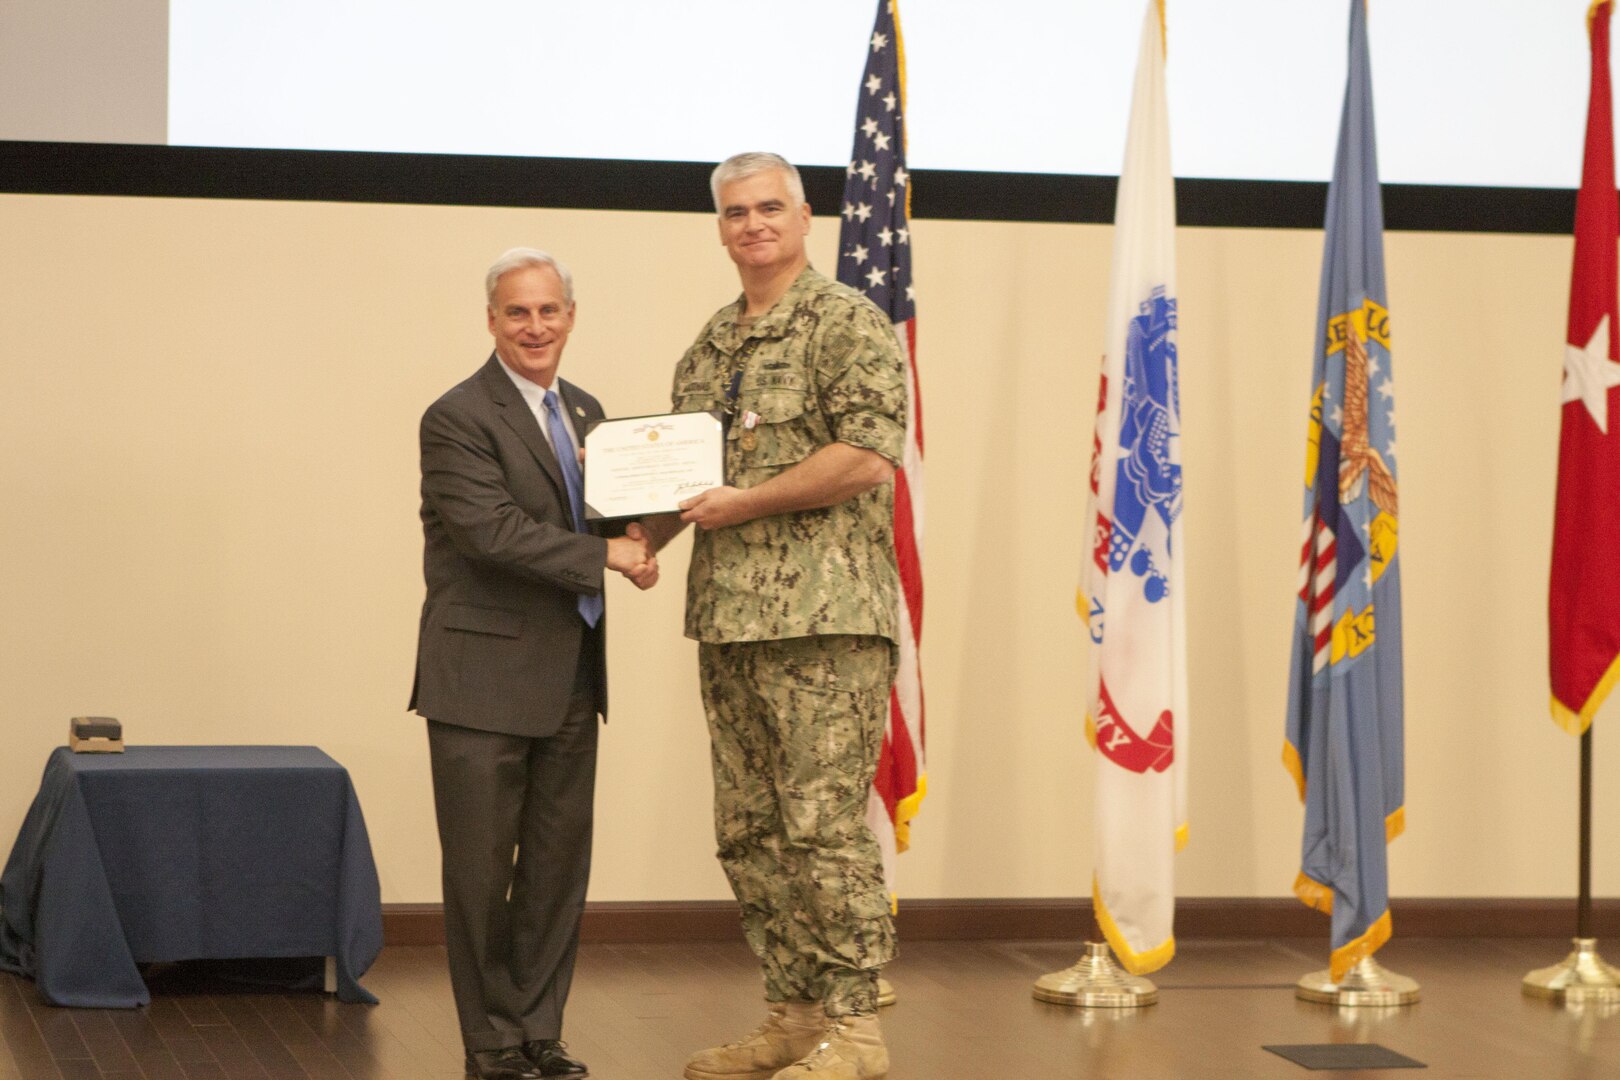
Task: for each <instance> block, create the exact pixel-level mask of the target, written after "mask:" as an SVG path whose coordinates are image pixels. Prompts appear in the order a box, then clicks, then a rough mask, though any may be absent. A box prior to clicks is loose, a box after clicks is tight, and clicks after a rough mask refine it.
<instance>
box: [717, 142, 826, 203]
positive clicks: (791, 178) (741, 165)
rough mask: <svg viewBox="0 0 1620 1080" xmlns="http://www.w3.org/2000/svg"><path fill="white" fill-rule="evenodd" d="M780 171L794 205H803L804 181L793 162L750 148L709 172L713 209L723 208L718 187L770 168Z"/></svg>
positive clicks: (777, 155) (767, 170) (780, 156)
mask: <svg viewBox="0 0 1620 1080" xmlns="http://www.w3.org/2000/svg"><path fill="white" fill-rule="evenodd" d="M773 169H774V170H776V171H778V172H781V173H782V174H783V175H784V176H785V177H786V178H787V186H788V194H790V195H792V196H793V202H794V205H795V206H803V205H804V181H803V180H801V179H800V178H799V170H798V169H795V168H794V167H793V163H792V162H790V161H789V160H788V159H787V158H785V157H783V156H782V155H780V154H769V153H766V152H764V151H762V150H750V151H749V152H748V153H746V154H733V155H731V156H730V157H728V158H726V160H724V161H722V162H721V163H720V164H718V165H716V166H715V167H714V172H712V173H710V174H709V194H711V195H713V196H714V209H715V212H716V213H718V212H720V211H721V210H722V209H724V208H723V207H722V206H721V205H720V188H721V186H722V185H724V184H729V183H731V182H733V181H735V180H746V179H748V177H750V176H754V175H757V174H759V173H762V172H770V171H772V170H773Z"/></svg>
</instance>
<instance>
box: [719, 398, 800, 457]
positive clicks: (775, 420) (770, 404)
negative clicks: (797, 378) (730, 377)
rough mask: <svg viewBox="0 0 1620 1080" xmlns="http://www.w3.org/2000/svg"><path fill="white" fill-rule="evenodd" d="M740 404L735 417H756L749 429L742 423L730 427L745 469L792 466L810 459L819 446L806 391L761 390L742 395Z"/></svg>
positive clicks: (735, 423)
mask: <svg viewBox="0 0 1620 1080" xmlns="http://www.w3.org/2000/svg"><path fill="white" fill-rule="evenodd" d="M742 401H743V405H742V408H741V409H739V410H738V413H737V415H738V417H745V416H746V414H747V413H748V412H753V413H755V414H756V415H757V416H758V417H759V420H758V422H757V423H756V424H755V425H754V427H753V428H752V429H751V430H750V429H748V428H747V427H745V426H744V422H742V421H741V420H739V421H738V422H734V423H733V424H732V425H731V438H732V439H733V440H734V441H735V442H736V445H737V446H738V447H739V448H740V449H741V451H742V454H741V460H742V462H743V465H744V466H745V467H752V466H776V465H792V464H794V463H796V462H800V461H803V460H804V459H805V458H807V457H809V456H810V455H811V454H812V453H814V452H815V450H816V447H817V446H819V445H820V443H821V440H818V439H817V438H816V431H815V425H814V423H813V420H814V415H815V414H814V412H813V410H812V409H811V407H810V406H811V399H810V394H809V391H808V390H806V389H805V388H803V387H793V386H772V387H761V388H759V389H756V390H754V391H753V392H751V393H745V394H744V395H743V398H742ZM750 444H752V446H750Z"/></svg>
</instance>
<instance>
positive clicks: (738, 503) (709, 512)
mask: <svg viewBox="0 0 1620 1080" xmlns="http://www.w3.org/2000/svg"><path fill="white" fill-rule="evenodd" d="M748 500H749V496H748V493H747V492H745V491H741V490H739V489H737V488H734V487H716V488H710V489H709V490H708V491H704V492H700V493H699V494H697V495H694V496H692V497H691V498H690V499H687V500H686V501H685V502H683V503H681V504H680V507H681V523H682V524H683V525H696V526H697V527H698V528H700V529H724V528H725V527H726V526H728V525H741V524H742V523H743V522H745V521H751V520H753V518H754V514H753V513H752V512H751V511H750V510H749V506H748Z"/></svg>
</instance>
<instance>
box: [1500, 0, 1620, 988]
mask: <svg viewBox="0 0 1620 1080" xmlns="http://www.w3.org/2000/svg"><path fill="white" fill-rule="evenodd" d="M1612 7H1613V5H1612V4H1611V3H1610V0H1592V4H1591V6H1590V7H1589V8H1588V9H1587V12H1586V35H1587V42H1588V44H1589V45H1590V47H1591V50H1592V81H1591V96H1590V98H1589V100H1588V102H1587V112H1586V146H1585V150H1584V152H1583V154H1582V158H1581V187H1580V191H1579V193H1578V194H1577V195H1576V197H1575V229H1574V232H1575V259H1574V269H1573V272H1572V273H1571V275H1570V290H1569V330H1568V334H1567V336H1566V337H1565V352H1564V391H1563V395H1562V398H1563V402H1562V404H1561V405H1560V409H1561V411H1562V421H1561V424H1560V430H1559V447H1558V499H1557V503H1556V509H1555V511H1554V514H1553V558H1552V575H1551V581H1550V583H1549V590H1548V615H1549V628H1550V640H1549V641H1548V659H1549V667H1550V668H1551V674H1552V683H1553V687H1552V689H1553V695H1552V707H1553V718H1554V719H1555V720H1556V721H1557V722H1558V723H1559V725H1560V726H1562V727H1563V728H1565V729H1566V730H1567V731H1569V733H1570V734H1572V735H1573V734H1575V733H1576V732H1577V731H1579V732H1580V739H1581V766H1580V768H1581V780H1580V785H1579V788H1580V795H1579V798H1580V829H1579V840H1578V842H1577V843H1578V846H1579V853H1578V859H1577V861H1578V863H1579V882H1580V885H1579V891H1578V894H1577V897H1576V901H1575V939H1574V945H1575V948H1574V950H1573V951H1572V952H1571V953H1570V954H1569V955H1568V956H1566V957H1564V960H1563V962H1562V963H1559V964H1554V965H1552V966H1551V967H1545V968H1538V969H1536V970H1535V971H1532V972H1531V973H1530V974H1528V975H1526V976H1525V977H1524V981H1523V983H1522V984H1521V987H1520V988H1521V989H1522V990H1523V991H1524V993H1525V994H1527V995H1529V996H1531V997H1540V998H1547V999H1549V1000H1551V1001H1555V1002H1558V1003H1561V1004H1578V1003H1585V1002H1620V970H1616V969H1615V968H1613V967H1610V966H1609V965H1608V964H1606V963H1604V962H1603V960H1602V959H1601V958H1600V957H1599V956H1598V954H1597V939H1596V938H1595V937H1593V934H1592V714H1593V713H1595V712H1596V711H1597V709H1598V708H1599V707H1600V706H1601V704H1602V702H1603V699H1604V696H1605V695H1607V694H1608V692H1609V688H1610V686H1611V685H1612V684H1613V682H1614V680H1615V677H1616V671H1617V670H1620V668H1617V667H1616V664H1620V660H1617V659H1616V658H1615V655H1614V654H1615V648H1616V646H1617V645H1620V628H1614V627H1611V624H1609V623H1607V622H1605V621H1604V617H1603V616H1602V615H1600V614H1597V613H1599V612H1602V611H1604V610H1605V608H1604V607H1603V606H1602V605H1603V604H1604V603H1605V602H1606V601H1605V599H1604V598H1602V597H1601V596H1600V595H1599V594H1597V593H1595V592H1594V591H1593V589H1592V586H1591V580H1592V578H1593V577H1594V574H1593V573H1592V570H1593V569H1595V568H1598V567H1600V566H1601V565H1602V564H1601V556H1597V554H1596V553H1597V552H1599V551H1600V550H1602V551H1605V552H1606V551H1607V550H1608V548H1607V545H1608V544H1609V543H1610V542H1611V541H1612V539H1613V537H1614V535H1615V533H1616V530H1620V515H1616V514H1615V513H1614V512H1613V509H1612V507H1613V491H1614V488H1615V485H1616V484H1617V483H1620V448H1617V447H1616V445H1615V443H1614V441H1613V439H1614V433H1613V431H1612V428H1611V426H1610V425H1611V424H1612V422H1613V414H1612V413H1611V412H1610V411H1609V405H1608V402H1609V397H1610V394H1609V387H1611V386H1613V385H1615V383H1616V382H1617V381H1620V371H1617V365H1616V364H1615V363H1614V357H1613V352H1612V350H1610V348H1609V344H1610V338H1609V336H1608V334H1609V330H1608V328H1609V327H1611V326H1613V325H1615V324H1616V323H1620V306H1617V304H1616V299H1615V296H1616V294H1615V276H1616V269H1615V237H1616V235H1617V233H1620V221H1617V219H1620V205H1617V203H1616V196H1615V186H1614V121H1613V101H1612V94H1611V91H1610V88H1609V22H1610V16H1611V12H1612ZM1600 335H1601V343H1600V342H1599V338H1600ZM1588 369H1590V372H1591V374H1590V377H1588V378H1586V379H1584V380H1583V378H1582V376H1583V375H1585V374H1586V373H1587V370H1588ZM1594 507H1595V508H1596V510H1594V509H1593V508H1594ZM1582 552H1590V553H1591V554H1589V555H1587V556H1585V557H1581V553H1582ZM1593 627H1610V628H1609V629H1606V630H1605V631H1604V632H1603V633H1594V632H1593ZM1571 628H1579V629H1578V630H1577V631H1575V632H1573V633H1572V632H1571Z"/></svg>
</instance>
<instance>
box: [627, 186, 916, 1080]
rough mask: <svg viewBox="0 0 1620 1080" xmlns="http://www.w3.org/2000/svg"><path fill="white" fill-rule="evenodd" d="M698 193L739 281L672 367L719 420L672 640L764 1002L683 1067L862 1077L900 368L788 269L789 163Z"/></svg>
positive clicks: (871, 994)
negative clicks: (682, 619)
mask: <svg viewBox="0 0 1620 1080" xmlns="http://www.w3.org/2000/svg"><path fill="white" fill-rule="evenodd" d="M711 186H712V189H713V193H714V197H715V207H716V209H717V210H718V211H719V214H720V241H721V243H722V244H723V245H724V246H725V248H726V250H727V251H728V253H729V254H730V255H731V258H732V261H733V262H735V263H736V264H737V269H738V274H739V276H740V277H741V279H742V286H743V295H742V296H741V297H740V298H739V299H738V300H737V301H736V302H734V303H732V304H730V305H728V306H727V307H725V308H722V309H721V310H720V311H719V312H718V313H717V314H716V315H715V316H714V318H712V319H710V320H709V323H708V325H707V326H705V327H704V328H703V331H702V332H701V333H700V334H698V337H697V340H696V341H695V342H694V343H693V344H692V346H691V348H690V349H688V350H687V352H686V355H685V356H684V357H683V358H682V359H681V362H680V365H679V366H678V367H677V368H676V371H675V385H674V407H675V409H676V410H677V411H680V412H690V411H694V410H699V409H720V410H723V412H724V414H725V416H726V418H727V432H726V440H725V444H726V449H725V469H726V485H725V486H723V487H718V488H713V489H711V490H709V491H706V492H703V493H702V494H700V495H698V496H697V497H696V498H693V499H689V500H687V501H686V502H684V503H682V504H681V507H682V513H681V515H680V523H682V524H695V525H696V526H697V527H698V529H697V535H696V537H695V538H694V541H693V546H692V566H691V570H690V573H689V576H688V579H687V597H686V635H687V636H688V637H691V638H696V639H697V640H698V641H699V642H700V645H699V649H698V662H699V674H700V678H701V681H702V688H703V704H704V709H705V711H706V712H707V714H708V722H709V734H710V738H711V741H712V747H713V764H714V787H715V834H716V837H717V839H718V841H719V857H720V861H721V864H722V865H723V866H724V867H725V870H726V874H727V876H728V877H729V878H730V880H731V886H732V890H733V891H734V892H735V893H736V896H737V900H738V903H739V904H740V905H741V908H742V923H743V929H744V932H745V934H746V936H747V938H748V943H749V945H751V946H752V947H753V949H754V952H755V953H756V954H758V956H759V958H760V961H761V964H762V967H763V969H764V976H765V996H766V1001H767V1006H768V1015H767V1017H766V1020H765V1022H764V1023H763V1024H761V1025H760V1027H759V1028H757V1029H756V1030H755V1031H754V1032H753V1033H751V1034H750V1035H748V1036H745V1037H743V1038H742V1039H740V1040H738V1041H737V1042H733V1043H728V1044H726V1045H724V1046H719V1047H714V1048H712V1049H709V1050H704V1051H702V1052H700V1053H698V1054H696V1055H694V1056H693V1057H692V1059H691V1061H690V1062H689V1063H688V1065H687V1068H686V1076H687V1077H688V1078H689V1080H770V1078H772V1077H775V1078H777V1080H875V1078H878V1077H883V1076H886V1075H887V1073H888V1053H887V1051H886V1050H885V1049H884V1046H883V1038H882V1034H881V1032H880V1031H879V1028H878V1022H877V1015H876V1014H877V977H878V972H879V970H880V969H881V967H882V965H883V964H884V963H885V962H887V961H888V960H890V959H891V958H893V956H894V955H895V937H894V924H893V922H892V920H891V918H890V914H889V900H888V895H887V892H886V891H885V888H884V883H883V868H882V862H881V855H880V854H879V851H878V846H877V841H876V839H875V838H874V837H873V836H872V833H871V830H870V829H868V828H867V826H866V817H865V815H866V804H867V797H868V795H867V793H868V790H869V788H870V787H871V784H872V776H873V773H874V771H875V770H876V768H877V758H878V751H879V749H880V748H881V746H882V742H883V730H884V721H885V717H886V716H887V713H888V702H889V687H890V683H891V682H892V681H893V678H894V665H895V655H896V644H895V641H896V635H897V626H896V620H897V617H898V616H897V612H898V608H897V595H898V589H899V577H898V573H897V571H896V569H895V562H894V538H893V521H894V492H893V485H892V484H891V483H890V480H891V479H892V477H893V475H894V469H895V465H896V464H897V463H898V462H899V461H900V458H901V451H902V446H903V444H904V440H905V415H906V385H905V376H904V369H903V367H902V363H901V358H900V350H899V344H898V342H897V341H896V340H895V337H894V330H893V327H892V326H891V325H890V324H889V320H888V319H887V318H886V317H885V316H884V315H883V313H882V312H880V311H879V310H878V309H877V307H876V306H874V305H873V304H872V303H871V301H869V300H868V299H866V298H865V297H864V296H862V295H860V294H859V293H858V292H856V291H855V290H853V289H850V288H848V287H847V286H844V285H840V284H838V283H836V282H834V281H831V280H829V279H827V278H825V277H823V276H822V275H821V274H819V273H817V272H816V271H815V270H814V269H812V268H811V267H810V265H809V261H808V258H807V256H806V255H805V247H804V245H805V236H806V234H808V233H809V231H810V207H809V206H808V205H807V204H806V203H805V201H804V188H803V185H802V184H801V182H800V180H799V175H798V171H797V170H796V169H794V168H793V166H792V165H790V164H788V163H787V162H786V161H784V160H783V159H782V158H780V157H777V156H776V155H774V154H740V155H738V156H736V157H734V158H731V159H729V160H728V161H726V162H723V163H722V164H721V165H720V166H719V167H718V168H717V169H716V170H715V172H714V176H713V178H712V181H711ZM677 528H678V526H677V525H675V524H674V523H672V522H668V521H666V522H665V524H664V527H663V528H661V529H659V530H658V532H659V534H660V539H664V540H667V539H668V536H669V535H671V534H672V533H673V531H675V530H676V529H677Z"/></svg>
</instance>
